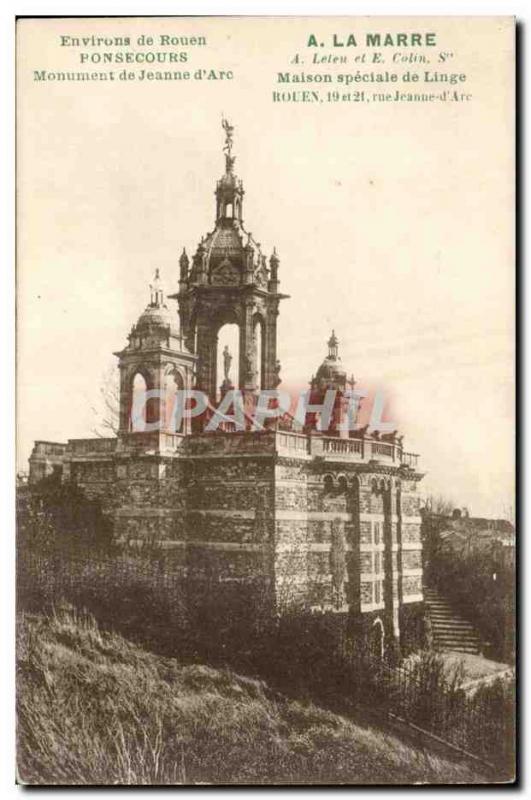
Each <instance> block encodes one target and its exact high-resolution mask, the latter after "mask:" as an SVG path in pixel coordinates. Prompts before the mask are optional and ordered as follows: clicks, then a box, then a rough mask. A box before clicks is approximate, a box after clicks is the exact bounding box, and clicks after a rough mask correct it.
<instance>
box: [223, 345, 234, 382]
mask: <svg viewBox="0 0 531 800" xmlns="http://www.w3.org/2000/svg"><path fill="white" fill-rule="evenodd" d="M231 363H232V355H231V352H230V350H229V346H228V345H227V344H226V345H225V347H224V348H223V375H224V377H225V380H226V381H227V382H229V381H230V378H229V371H230V365H231Z"/></svg>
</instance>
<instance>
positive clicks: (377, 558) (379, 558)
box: [374, 553, 382, 575]
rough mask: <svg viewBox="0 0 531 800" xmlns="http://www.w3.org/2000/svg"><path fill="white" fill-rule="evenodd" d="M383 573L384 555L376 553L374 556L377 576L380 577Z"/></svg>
mask: <svg viewBox="0 0 531 800" xmlns="http://www.w3.org/2000/svg"><path fill="white" fill-rule="evenodd" d="M381 571H382V554H381V553H375V554H374V573H375V575H379V574H380V572H381Z"/></svg>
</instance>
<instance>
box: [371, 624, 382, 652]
mask: <svg viewBox="0 0 531 800" xmlns="http://www.w3.org/2000/svg"><path fill="white" fill-rule="evenodd" d="M369 652H370V654H371V656H372V657H373V658H375V659H382V658H383V657H384V627H383V622H382V620H381V619H380V618H378V619H375V620H374V622H373V624H372V627H371V630H370V632H369Z"/></svg>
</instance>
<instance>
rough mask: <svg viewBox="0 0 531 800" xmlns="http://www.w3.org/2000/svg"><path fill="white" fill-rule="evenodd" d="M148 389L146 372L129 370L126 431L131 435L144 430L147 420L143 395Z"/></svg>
mask: <svg viewBox="0 0 531 800" xmlns="http://www.w3.org/2000/svg"><path fill="white" fill-rule="evenodd" d="M149 388H150V387H149V382H148V380H147V378H146V371H145V370H143V369H142V368H135V369H133V370H131V374H130V375H129V378H128V417H129V419H128V429H129V431H130V432H131V433H142V432H143V431H145V429H146V422H148V421H149V419H148V408H147V405H148V404H147V401H146V398H145V394H146V392H147V391H149Z"/></svg>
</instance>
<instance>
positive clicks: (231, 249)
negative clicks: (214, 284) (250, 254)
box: [204, 225, 244, 265]
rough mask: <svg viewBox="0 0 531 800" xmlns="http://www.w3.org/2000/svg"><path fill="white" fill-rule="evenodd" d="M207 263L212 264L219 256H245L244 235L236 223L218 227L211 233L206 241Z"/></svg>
mask: <svg viewBox="0 0 531 800" xmlns="http://www.w3.org/2000/svg"><path fill="white" fill-rule="evenodd" d="M204 248H205V250H206V254H207V263H208V264H209V265H210V264H211V263H213V262H214V261H216V260H217V259H218V258H221V259H223V258H231V257H232V258H234V257H235V256H236V257H238V256H239V257H240V258H242V257H243V250H244V244H243V237H242V235H241V234H240V232H239V231H238V229H237V228H236V226H235V225H226V226H225V225H224V226H222V227H216V228H215V230H214V231H213V232H212V233H209V234H208V236H207V237H206V239H205V242H204Z"/></svg>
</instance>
